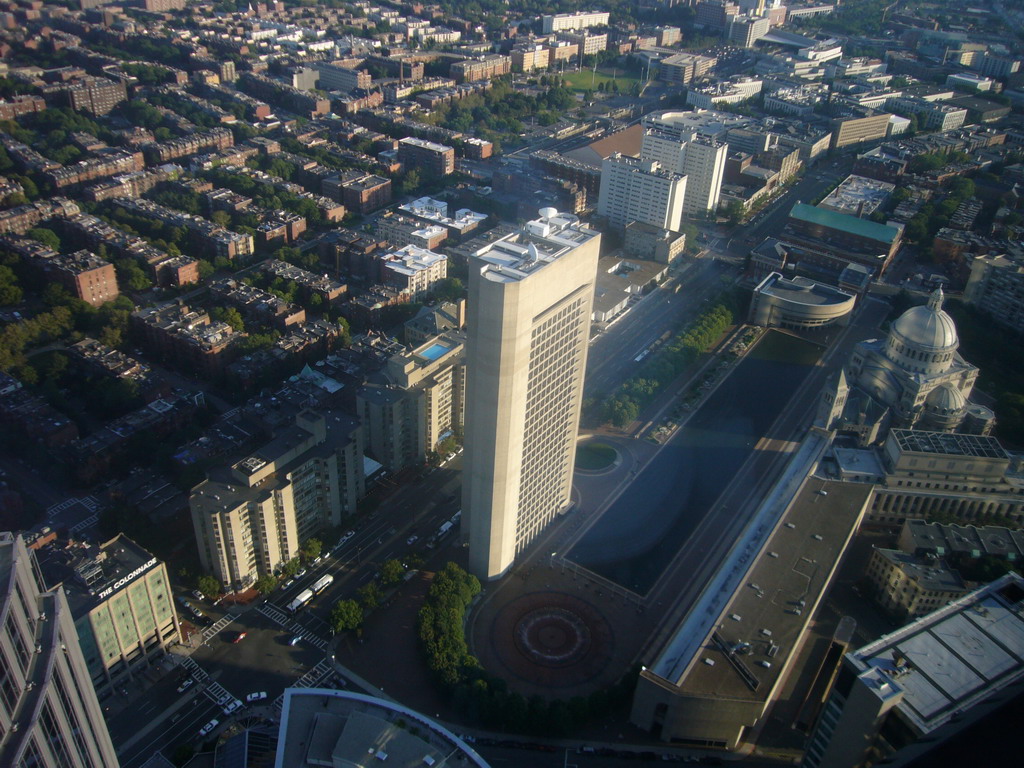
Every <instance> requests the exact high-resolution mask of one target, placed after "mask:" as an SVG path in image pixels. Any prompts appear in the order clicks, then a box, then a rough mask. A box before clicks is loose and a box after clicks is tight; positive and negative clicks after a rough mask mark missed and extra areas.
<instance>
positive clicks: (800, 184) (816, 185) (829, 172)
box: [726, 157, 853, 256]
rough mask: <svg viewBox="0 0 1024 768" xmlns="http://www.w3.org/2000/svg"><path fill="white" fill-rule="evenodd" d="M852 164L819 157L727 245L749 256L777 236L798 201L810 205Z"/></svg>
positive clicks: (845, 159) (737, 253)
mask: <svg viewBox="0 0 1024 768" xmlns="http://www.w3.org/2000/svg"><path fill="white" fill-rule="evenodd" d="M852 167H853V158H852V157H839V158H836V159H835V160H832V161H827V160H819V161H818V163H817V165H814V166H812V167H810V168H808V169H807V170H806V171H805V173H804V176H803V178H801V179H800V180H799V181H797V182H796V183H795V184H793V186H792V187H790V188H789V189H788V190H786V192H785V193H784V194H783V195H782V196H781V197H779V198H778V199H776V200H774V201H772V202H771V203H769V204H768V206H767V207H765V208H763V209H762V210H761V211H759V212H757V213H755V214H754V215H753V216H752V217H751V219H750V220H749V221H748V222H747V223H746V224H744V225H742V226H740V227H738V228H737V229H736V230H735V232H734V234H733V236H732V238H731V239H729V241H728V243H727V244H726V248H727V250H728V251H729V253H731V254H733V255H735V256H746V255H747V254H748V253H749V252H750V249H751V248H753V247H754V246H756V245H757V244H758V243H760V242H761V241H762V240H764V239H765V238H766V237H775V236H777V235H778V234H779V233H780V232H782V228H783V227H784V226H785V225H786V220H787V219H788V218H789V212H790V211H791V210H793V206H794V205H796V204H797V203H798V202H800V203H807V204H810V203H812V202H813V201H814V200H816V199H817V198H818V197H819V196H820V195H821V194H823V193H824V192H825V191H826V190H828V189H829V188H830V187H833V186H835V185H836V183H837V182H839V181H842V180H843V179H844V178H846V176H847V175H848V174H849V173H850V169H851V168H852Z"/></svg>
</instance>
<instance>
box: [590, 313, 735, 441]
mask: <svg viewBox="0 0 1024 768" xmlns="http://www.w3.org/2000/svg"><path fill="white" fill-rule="evenodd" d="M732 322H733V310H732V309H731V308H730V307H729V306H728V305H727V304H726V303H724V302H723V303H720V304H716V305H715V306H714V307H712V308H711V309H709V310H707V311H706V312H704V313H703V314H702V315H701V316H700V317H698V318H697V319H696V320H695V321H694V322H693V323H691V324H690V325H689V326H688V327H687V328H686V329H685V330H683V331H681V332H680V333H678V334H677V335H676V336H675V337H674V338H672V339H671V340H670V341H669V342H668V343H667V344H666V345H665V346H664V347H663V348H662V349H661V351H659V352H658V353H657V354H656V355H655V356H654V357H653V358H652V359H651V361H650V362H648V363H647V364H646V365H644V367H643V368H641V369H640V372H639V374H637V375H636V376H633V377H631V378H629V379H627V380H626V381H625V382H623V384H622V385H621V386H620V387H619V389H618V391H617V392H615V394H614V395H612V396H611V397H609V398H608V399H607V400H606V401H605V404H604V418H605V420H606V421H610V422H612V423H613V424H614V425H615V426H617V427H624V426H626V425H627V424H629V423H630V422H632V421H634V420H636V419H637V417H638V416H639V415H640V411H641V410H642V409H643V408H644V407H645V406H646V405H647V404H648V403H650V402H651V401H652V400H653V399H654V398H655V397H656V396H657V395H658V393H659V392H661V391H662V389H664V388H665V387H666V386H667V385H668V384H670V383H671V382H672V381H674V380H675V379H676V377H677V376H679V374H681V373H682V372H683V371H684V370H685V369H686V367H687V366H689V365H690V364H691V363H693V362H694V360H696V359H697V357H698V355H700V354H701V353H703V352H705V351H707V350H708V349H709V348H710V347H711V345H712V344H714V343H715V342H716V341H717V340H718V339H719V338H721V336H722V334H723V333H725V330H726V329H727V328H728V327H729V326H730V325H732Z"/></svg>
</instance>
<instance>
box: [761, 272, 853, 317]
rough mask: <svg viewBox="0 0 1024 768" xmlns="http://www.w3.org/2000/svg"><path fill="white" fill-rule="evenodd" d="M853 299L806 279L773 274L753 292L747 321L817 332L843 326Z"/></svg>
mask: <svg viewBox="0 0 1024 768" xmlns="http://www.w3.org/2000/svg"><path fill="white" fill-rule="evenodd" d="M855 303H856V297H855V296H853V295H851V294H848V293H846V292H844V291H840V290H839V289H838V288H833V287H831V286H828V285H823V284H821V283H816V282H814V281H812V280H807V279H806V278H801V277H797V278H793V279H792V280H787V279H786V278H783V277H782V275H780V274H779V273H778V272H772V273H771V274H770V275H768V277H766V278H765V279H764V280H763V281H761V284H760V285H758V286H757V288H755V289H754V296H753V298H752V300H751V303H750V321H751V322H752V323H755V324H757V325H763V326H765V327H778V326H781V327H784V328H801V329H802V328H818V327H821V326H826V325H832V324H840V325H846V323H847V322H848V320H849V316H850V313H852V312H853V307H854V304H855Z"/></svg>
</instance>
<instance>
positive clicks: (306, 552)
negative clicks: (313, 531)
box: [302, 537, 324, 560]
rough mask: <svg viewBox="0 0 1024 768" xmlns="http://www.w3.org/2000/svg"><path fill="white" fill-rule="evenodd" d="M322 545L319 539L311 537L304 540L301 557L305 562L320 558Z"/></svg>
mask: <svg viewBox="0 0 1024 768" xmlns="http://www.w3.org/2000/svg"><path fill="white" fill-rule="evenodd" d="M323 548H324V543H323V542H322V541H320V539H318V538H315V537H311V538H308V539H306V543H305V545H304V546H303V547H302V556H303V557H304V558H305V559H306V560H316V559H317V558H318V557H320V553H321V552H322V551H323Z"/></svg>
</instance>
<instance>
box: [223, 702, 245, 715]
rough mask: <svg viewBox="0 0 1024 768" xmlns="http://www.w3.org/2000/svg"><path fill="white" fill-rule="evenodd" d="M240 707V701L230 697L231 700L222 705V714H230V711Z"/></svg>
mask: <svg viewBox="0 0 1024 768" xmlns="http://www.w3.org/2000/svg"><path fill="white" fill-rule="evenodd" d="M241 708H242V702H240V701H239V700H238V699H232V700H231V701H229V702H228V703H227V704H225V705H224V714H225V715H230V714H231V713H232V712H234V711H236V710H238V709H241Z"/></svg>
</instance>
